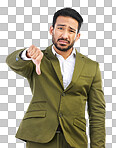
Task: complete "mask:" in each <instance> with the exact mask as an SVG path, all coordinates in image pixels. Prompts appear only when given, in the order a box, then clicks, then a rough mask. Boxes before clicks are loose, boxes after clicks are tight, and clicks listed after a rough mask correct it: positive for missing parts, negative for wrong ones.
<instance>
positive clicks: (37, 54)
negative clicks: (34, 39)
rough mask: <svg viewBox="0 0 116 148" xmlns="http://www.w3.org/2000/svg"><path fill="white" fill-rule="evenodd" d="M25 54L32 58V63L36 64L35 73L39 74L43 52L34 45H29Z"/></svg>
mask: <svg viewBox="0 0 116 148" xmlns="http://www.w3.org/2000/svg"><path fill="white" fill-rule="evenodd" d="M26 56H27V57H28V58H31V59H32V61H33V63H34V64H35V65H36V73H37V74H38V75H40V74H41V70H40V64H41V60H42V58H43V52H42V51H41V50H40V49H39V48H37V47H36V46H34V45H31V46H30V47H29V49H28V50H27V53H26Z"/></svg>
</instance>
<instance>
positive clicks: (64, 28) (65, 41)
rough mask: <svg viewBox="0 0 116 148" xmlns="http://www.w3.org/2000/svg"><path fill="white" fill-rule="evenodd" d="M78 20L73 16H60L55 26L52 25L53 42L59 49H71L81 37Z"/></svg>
mask: <svg viewBox="0 0 116 148" xmlns="http://www.w3.org/2000/svg"><path fill="white" fill-rule="evenodd" d="M77 31H78V22H77V21H76V20H75V19H73V18H71V17H64V16H59V17H58V18H57V20H56V23H55V26H54V28H53V27H52V26H51V27H50V34H51V35H52V42H53V44H54V45H55V47H56V48H57V49H58V50H61V51H67V50H69V49H71V48H72V47H73V45H74V43H75V41H77V40H78V38H79V37H80V34H79V33H78V34H77Z"/></svg>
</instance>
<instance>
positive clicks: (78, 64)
mask: <svg viewBox="0 0 116 148" xmlns="http://www.w3.org/2000/svg"><path fill="white" fill-rule="evenodd" d="M75 50H76V49H75ZM45 54H46V55H47V57H48V58H49V60H50V61H51V63H52V66H53V68H54V70H55V72H56V75H57V77H58V79H59V81H60V83H61V85H62V88H63V89H64V86H63V79H62V74H61V70H60V64H59V61H58V59H57V57H56V56H55V55H54V54H53V53H52V45H51V46H49V47H48V48H47V49H46V51H45ZM84 61H85V60H84V56H83V55H81V54H80V53H78V52H77V50H76V60H75V67H74V72H73V77H72V81H71V83H70V84H69V85H68V87H67V88H66V89H65V90H64V91H67V90H68V89H70V88H71V87H72V86H73V85H74V83H75V82H76V81H77V79H78V78H79V75H80V73H81V71H82V69H83V66H84V63H85V62H84Z"/></svg>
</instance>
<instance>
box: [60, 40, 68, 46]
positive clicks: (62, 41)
mask: <svg viewBox="0 0 116 148" xmlns="http://www.w3.org/2000/svg"><path fill="white" fill-rule="evenodd" d="M58 42H59V43H60V44H63V45H66V44H69V41H66V40H58Z"/></svg>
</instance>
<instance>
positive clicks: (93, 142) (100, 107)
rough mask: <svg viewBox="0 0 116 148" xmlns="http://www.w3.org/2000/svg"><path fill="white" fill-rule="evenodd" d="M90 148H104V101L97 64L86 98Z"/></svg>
mask: <svg viewBox="0 0 116 148" xmlns="http://www.w3.org/2000/svg"><path fill="white" fill-rule="evenodd" d="M88 115H89V134H90V148H105V135H106V131H105V99H104V93H103V90H102V78H101V72H100V69H99V64H98V63H97V66H96V74H95V76H94V79H93V83H92V85H91V88H90V92H89V96H88Z"/></svg>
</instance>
